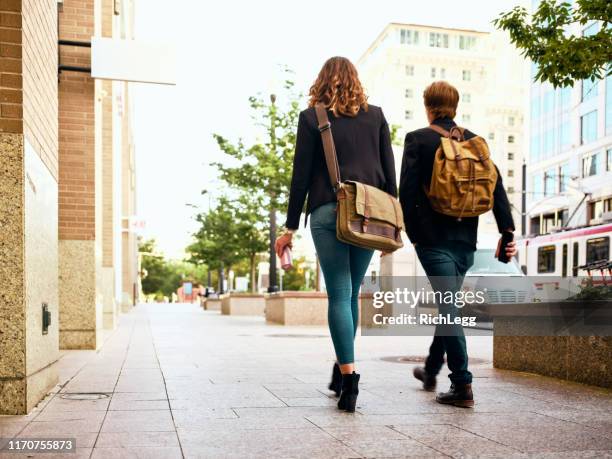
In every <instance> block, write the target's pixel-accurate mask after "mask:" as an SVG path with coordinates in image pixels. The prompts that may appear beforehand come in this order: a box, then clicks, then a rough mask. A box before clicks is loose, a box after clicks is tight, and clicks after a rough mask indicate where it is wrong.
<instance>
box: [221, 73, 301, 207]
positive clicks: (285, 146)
mask: <svg viewBox="0 0 612 459" xmlns="http://www.w3.org/2000/svg"><path fill="white" fill-rule="evenodd" d="M287 72H288V71H287ZM293 86H294V83H293V81H291V80H289V79H288V80H286V81H285V83H284V86H283V94H282V95H281V97H277V96H276V95H271V96H270V101H269V102H267V101H266V100H264V98H263V97H262V96H261V95H259V96H256V97H255V96H253V97H250V98H249V104H250V106H251V109H252V110H253V120H254V121H255V125H256V126H257V127H258V128H259V129H260V130H261V132H262V133H263V136H262V138H264V139H265V141H264V142H263V143H262V142H255V143H253V144H252V145H250V146H247V145H245V143H244V141H243V140H242V139H238V140H237V141H236V142H232V141H230V140H228V139H227V138H225V137H223V136H221V135H219V134H214V138H215V140H216V141H217V144H218V145H219V148H220V149H221V150H222V151H223V152H224V153H225V154H226V155H227V156H229V157H230V158H233V159H234V160H236V161H234V162H235V163H238V165H237V166H228V165H227V164H226V162H214V163H212V164H211V165H213V166H215V167H216V168H217V169H218V171H219V173H220V178H221V179H222V180H223V181H225V182H226V183H227V184H228V185H229V186H230V187H232V188H235V189H238V190H243V191H246V192H247V193H249V194H250V195H251V196H253V197H255V196H256V197H257V199H259V200H260V202H261V203H262V204H263V205H264V207H263V208H264V209H265V210H268V211H270V210H274V211H277V210H285V207H286V205H287V197H288V196H289V187H290V185H291V171H292V168H293V154H294V151H295V140H296V129H297V121H298V117H299V112H300V110H299V105H300V104H299V99H300V97H299V96H297V95H296V94H295V93H294V90H293ZM277 100H279V102H281V104H277Z"/></svg>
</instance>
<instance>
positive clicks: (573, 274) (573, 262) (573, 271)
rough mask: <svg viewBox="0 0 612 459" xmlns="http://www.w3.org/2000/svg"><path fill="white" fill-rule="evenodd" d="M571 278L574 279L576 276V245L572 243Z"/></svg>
mask: <svg viewBox="0 0 612 459" xmlns="http://www.w3.org/2000/svg"><path fill="white" fill-rule="evenodd" d="M572 252H573V253H572V276H574V277H576V276H577V275H578V265H579V263H578V254H579V252H578V243H577V242H574V244H573V248H572Z"/></svg>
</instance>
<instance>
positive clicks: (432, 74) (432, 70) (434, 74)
mask: <svg viewBox="0 0 612 459" xmlns="http://www.w3.org/2000/svg"><path fill="white" fill-rule="evenodd" d="M431 77H432V78H435V77H436V68H435V67H432V68H431Z"/></svg>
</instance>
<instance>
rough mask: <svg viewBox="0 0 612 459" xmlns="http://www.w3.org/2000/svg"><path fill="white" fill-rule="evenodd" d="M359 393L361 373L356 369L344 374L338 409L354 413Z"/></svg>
mask: <svg viewBox="0 0 612 459" xmlns="http://www.w3.org/2000/svg"><path fill="white" fill-rule="evenodd" d="M357 395H359V375H358V374H357V373H355V372H354V371H353V373H351V374H345V375H342V393H341V394H340V400H338V409H340V410H344V411H348V412H349V413H354V412H355V404H356V403H357Z"/></svg>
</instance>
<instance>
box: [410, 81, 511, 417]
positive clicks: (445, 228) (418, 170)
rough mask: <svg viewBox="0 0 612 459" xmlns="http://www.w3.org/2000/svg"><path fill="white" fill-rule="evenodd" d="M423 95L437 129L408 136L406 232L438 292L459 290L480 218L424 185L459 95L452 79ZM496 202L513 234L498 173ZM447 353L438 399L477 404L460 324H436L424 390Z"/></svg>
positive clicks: (448, 309)
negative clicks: (446, 210)
mask: <svg viewBox="0 0 612 459" xmlns="http://www.w3.org/2000/svg"><path fill="white" fill-rule="evenodd" d="M423 99H424V103H425V109H426V112H427V120H428V122H429V124H430V125H435V126H437V127H438V128H431V127H426V128H423V129H418V130H416V131H413V132H409V133H408V134H407V135H406V139H405V143H404V156H403V160H402V170H401V177H400V189H399V198H400V202H401V204H402V209H403V211H404V222H405V226H406V232H407V233H408V237H409V238H410V241H411V242H412V243H413V244H414V246H415V250H416V252H417V255H418V257H419V261H420V262H421V264H422V266H423V269H424V270H425V273H426V274H427V276H428V278H429V279H430V281H431V283H432V286H433V288H434V290H436V291H452V292H457V291H459V290H460V289H461V284H462V283H463V278H464V276H465V273H466V272H467V270H468V269H469V268H470V266H471V265H472V264H473V262H474V252H475V251H476V236H477V232H478V217H462V218H456V217H451V216H448V215H444V214H441V213H438V212H436V211H434V210H433V209H432V207H431V204H430V202H429V199H428V197H427V195H426V193H425V189H428V188H429V184H430V181H431V175H432V171H433V164H434V156H435V154H436V151H437V150H438V148H439V147H440V143H441V141H440V136H441V134H439V133H438V132H437V131H440V129H439V128H442V129H443V130H444V131H447V132H448V131H451V130H452V129H453V128H454V127H456V126H457V125H456V124H455V122H454V121H453V119H454V118H455V115H456V113H457V105H458V103H459V93H458V91H457V89H456V88H455V87H453V86H452V85H450V84H449V83H447V82H445V81H437V82H434V83H432V84H431V85H429V86H428V87H427V88H426V89H425V91H424V93H423ZM434 129H436V130H434ZM463 135H464V138H465V140H469V139H471V138H473V137H475V136H476V135H475V134H474V133H472V132H470V131H468V130H467V129H466V130H464V132H463ZM493 201H494V203H493V214H494V216H495V220H496V221H497V226H498V229H499V232H500V233H503V232H505V231H507V232H513V231H514V221H513V219H512V213H511V210H510V203H509V202H508V197H507V196H506V192H505V190H504V187H503V184H502V179H501V175H500V174H499V171H497V183H496V185H495V190H494V193H493ZM506 254H507V255H508V258H512V257H513V256H514V255H516V246H515V243H514V242H511V243H509V244H508V246H507V249H506ZM438 309H439V313H440V314H444V315H446V314H450V316H451V317H455V316H456V315H457V307H456V306H455V305H443V304H439V305H438ZM445 353H446V355H447V361H448V367H449V369H450V371H451V374H450V375H449V378H450V380H451V383H452V384H451V388H450V391H448V392H445V393H439V394H438V396H437V397H436V400H437V401H438V402H439V403H444V404H451V405H456V406H462V407H471V406H474V396H473V393H472V374H471V373H470V372H469V370H468V355H467V348H466V342H465V335H464V333H463V328H462V327H461V326H460V325H452V324H451V325H438V326H436V331H435V336H434V339H433V342H432V344H431V347H430V349H429V356H428V357H427V360H426V362H425V367H423V368H415V369H414V376H415V377H416V378H417V379H419V380H420V381H422V382H423V388H424V389H425V390H429V391H433V390H435V387H436V376H437V374H438V373H439V371H440V369H441V368H442V365H443V364H444V354H445Z"/></svg>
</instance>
